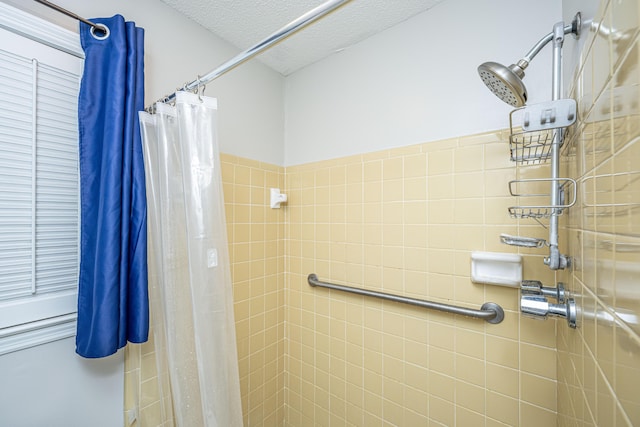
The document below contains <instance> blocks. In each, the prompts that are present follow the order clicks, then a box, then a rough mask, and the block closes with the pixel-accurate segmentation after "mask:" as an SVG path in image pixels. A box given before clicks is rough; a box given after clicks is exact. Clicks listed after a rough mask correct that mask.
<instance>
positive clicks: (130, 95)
mask: <svg viewBox="0 0 640 427" xmlns="http://www.w3.org/2000/svg"><path fill="white" fill-rule="evenodd" d="M94 22H96V23H100V24H103V25H105V26H106V27H107V28H108V29H109V32H108V33H107V34H102V33H99V32H95V33H94V34H92V32H91V27H90V26H88V25H86V24H82V23H81V26H80V39H81V42H82V47H83V49H84V52H85V65H84V73H83V76H82V83H81V86H80V96H79V100H78V122H79V123H78V124H79V133H80V209H81V217H80V218H81V227H80V274H79V284H78V329H77V335H76V352H77V353H78V354H79V355H81V356H84V357H91V358H95V357H104V356H108V355H111V354H113V353H115V352H116V351H117V350H118V349H119V348H122V347H124V346H125V345H126V344H127V341H129V342H134V343H140V342H144V341H146V340H147V336H148V332H149V305H148V290H147V220H146V214H147V212H146V195H145V181H144V161H143V158H142V144H141V140H140V130H139V123H138V118H137V117H138V115H137V114H138V113H137V112H138V111H141V110H143V109H144V65H143V56H144V50H143V49H144V47H143V46H144V30H143V29H142V28H137V27H136V26H135V23H133V22H125V20H124V18H123V17H122V16H120V15H116V16H114V17H112V18H104V19H102V18H98V19H94Z"/></svg>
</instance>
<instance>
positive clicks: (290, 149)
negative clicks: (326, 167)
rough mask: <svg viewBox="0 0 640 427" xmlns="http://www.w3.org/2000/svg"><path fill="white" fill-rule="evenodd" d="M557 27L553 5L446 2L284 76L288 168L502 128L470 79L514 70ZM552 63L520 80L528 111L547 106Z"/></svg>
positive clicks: (496, 106)
mask: <svg viewBox="0 0 640 427" xmlns="http://www.w3.org/2000/svg"><path fill="white" fill-rule="evenodd" d="M345 7H349V6H348V5H347V6H345ZM337 13H339V11H338V12H337ZM560 20H562V11H561V2H560V1H559V0H538V1H531V0H480V1H478V0H447V1H445V2H443V3H442V4H440V5H438V6H436V7H435V8H433V9H431V10H429V11H427V12H425V13H422V14H420V15H418V16H415V17H413V18H411V19H409V20H407V21H405V22H403V23H401V24H399V25H397V26H395V27H393V28H391V29H389V30H387V31H385V32H383V33H380V34H378V35H376V36H374V37H371V38H369V39H367V40H365V41H363V42H361V43H359V44H356V45H354V46H352V47H351V48H349V49H346V50H344V51H342V52H339V53H336V54H334V55H332V56H330V57H328V58H326V59H324V60H322V61H319V62H317V63H315V64H313V65H311V66H309V67H306V68H304V69H302V70H300V71H298V72H296V73H294V74H292V75H290V76H288V77H287V79H286V85H285V86H286V91H285V93H286V95H285V117H286V124H285V155H284V158H285V165H287V166H289V165H296V164H301V163H306V162H311V161H317V160H323V159H329V158H336V157H342V156H347V155H352V154H358V153H364V152H371V151H377V150H383V149H388V148H392V147H399V146H405V145H410V144H416V143H422V142H428V141H434V140H439V139H444V138H449V137H455V136H460V135H468V134H474V133H478V132H483V131H489V130H494V129H500V128H505V127H508V125H509V121H508V114H509V112H510V111H511V107H509V106H508V105H506V104H504V103H502V102H501V101H500V100H499V99H498V98H496V97H495V96H494V95H493V94H491V93H490V92H489V91H488V90H487V89H486V88H485V86H484V84H483V83H482V82H481V80H480V78H479V77H478V75H477V71H476V69H477V67H478V65H480V64H481V63H483V62H486V61H495V62H500V63H504V64H505V65H509V64H511V63H513V62H515V61H517V60H518V59H520V58H521V57H522V56H524V54H525V53H527V52H528V50H529V49H530V48H531V47H532V46H533V45H534V44H535V43H536V42H537V41H538V40H539V39H540V38H542V37H543V36H544V35H546V34H547V33H549V32H551V30H552V29H553V24H554V23H556V22H557V21H560ZM550 53H551V49H550V47H547V48H545V49H544V50H543V51H542V52H541V53H540V55H539V56H538V57H536V59H535V60H534V61H533V62H532V63H531V65H530V66H529V68H528V70H527V71H526V74H527V75H526V78H525V84H526V85H527V88H528V90H529V100H530V103H535V102H543V101H546V100H548V99H550V96H551V55H550Z"/></svg>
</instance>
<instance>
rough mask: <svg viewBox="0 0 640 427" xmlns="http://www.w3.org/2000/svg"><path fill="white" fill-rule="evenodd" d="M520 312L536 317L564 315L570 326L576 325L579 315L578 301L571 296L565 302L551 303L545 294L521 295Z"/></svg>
mask: <svg viewBox="0 0 640 427" xmlns="http://www.w3.org/2000/svg"><path fill="white" fill-rule="evenodd" d="M520 312H521V313H522V314H525V315H528V316H530V317H534V318H542V319H546V318H547V316H554V317H564V318H565V319H567V323H568V324H569V327H570V328H575V327H576V321H577V317H578V313H577V309H576V303H575V301H574V300H573V298H569V299H568V300H567V301H566V302H565V303H563V304H551V303H549V301H548V300H547V298H545V297H544V296H540V295H522V296H521V297H520Z"/></svg>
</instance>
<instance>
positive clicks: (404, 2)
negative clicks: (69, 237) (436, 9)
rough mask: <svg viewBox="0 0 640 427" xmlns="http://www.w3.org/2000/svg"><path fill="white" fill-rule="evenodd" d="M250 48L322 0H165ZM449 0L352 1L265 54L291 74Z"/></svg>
mask: <svg viewBox="0 0 640 427" xmlns="http://www.w3.org/2000/svg"><path fill="white" fill-rule="evenodd" d="M162 1H163V2H164V3H166V4H168V5H169V6H171V7H173V8H174V9H176V10H177V11H179V12H181V13H182V14H184V15H186V16H187V17H189V18H191V19H193V20H194V21H196V22H197V23H199V24H200V25H202V26H203V27H205V28H207V29H208V30H210V31H211V32H213V33H215V34H216V35H218V36H219V37H221V38H223V39H225V40H226V41H228V42H229V43H231V44H232V45H234V46H236V47H237V48H239V49H240V50H245V49H247V48H249V47H251V46H253V45H254V44H256V43H258V42H259V41H261V40H262V39H264V38H266V37H267V36H269V35H270V34H272V33H273V32H275V31H277V30H279V29H280V28H281V27H283V26H285V25H286V24H288V23H289V22H291V21H293V20H294V19H296V18H298V17H299V16H301V15H303V14H304V13H306V12H307V11H309V10H311V9H313V8H315V7H317V6H318V5H320V4H322V0H162ZM442 1H444V0H351V1H350V2H348V3H346V4H345V5H343V6H342V7H341V8H339V9H337V10H335V11H334V12H332V13H331V14H329V15H327V16H325V17H324V18H322V19H321V20H319V21H316V22H315V23H313V24H311V25H310V26H309V27H307V28H305V29H303V30H302V31H300V32H298V33H296V34H295V35H293V36H291V37H290V38H288V39H286V40H284V41H282V42H281V43H279V44H278V45H276V46H274V47H272V48H271V49H269V50H268V51H266V52H265V53H262V54H261V55H259V57H258V59H259V60H260V61H262V62H263V63H265V64H267V65H268V66H270V67H271V68H273V69H274V70H276V71H278V72H280V73H281V74H283V75H285V76H286V75H288V74H291V73H293V72H294V71H296V70H299V69H301V68H303V67H305V66H306V65H308V64H311V63H313V62H316V61H318V60H320V59H322V58H324V57H326V56H328V55H330V54H331V53H333V52H335V51H337V50H340V49H343V48H346V47H348V46H351V45H353V44H355V43H357V42H359V41H361V40H364V39H366V38H367V37H370V36H372V35H374V34H376V33H379V32H380V31H383V30H385V29H387V28H389V27H392V26H393V25H395V24H397V23H399V22H402V21H404V20H406V19H408V18H410V17H412V16H414V15H416V14H418V13H420V12H423V11H425V10H427V9H430V8H432V7H433V6H435V5H436V4H438V3H440V2H442Z"/></svg>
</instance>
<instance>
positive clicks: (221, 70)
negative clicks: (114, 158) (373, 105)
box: [37, 0, 351, 111]
mask: <svg viewBox="0 0 640 427" xmlns="http://www.w3.org/2000/svg"><path fill="white" fill-rule="evenodd" d="M37 1H40V0H37ZM349 1H351V0H329V1H327V2H325V3H323V4H321V5H320V6H318V7H316V8H314V9H312V10H310V11H309V12H307V13H305V14H304V15H302V16H301V17H299V18H298V19H296V20H294V21H291V22H290V23H289V24H287V25H285V26H284V27H282V28H280V29H279V30H278V31H276V32H275V33H273V34H271V35H270V36H269V37H267V38H265V39H263V40H262V41H260V42H258V43H257V44H255V45H253V46H252V47H250V48H249V49H247V50H245V51H243V52H241V53H239V54H238V55H236V56H234V57H233V58H231V59H230V60H228V61H226V62H224V63H222V64H221V65H220V66H218V68H216V69H214V70H212V71H210V72H208V73H207V74H205V75H204V76H202V77H200V76H198V78H197V79H196V80H194V81H192V82H190V83H187V84H185V85H184V86H183V87H182V88H181V89H178V90H184V91H193V90H195V89H197V88H199V87H203V86H205V85H206V84H207V83H209V82H211V81H212V80H215V79H217V78H218V77H220V76H222V75H223V74H225V73H226V72H228V71H231V70H232V69H234V68H235V67H237V66H238V65H240V64H242V63H244V62H246V61H248V60H249V59H251V58H253V57H254V56H256V55H258V54H259V53H262V52H263V51H265V50H267V49H269V48H270V47H272V46H273V45H275V44H276V43H278V42H280V41H282V40H284V39H286V38H287V37H289V36H291V35H293V34H294V33H296V32H298V31H299V30H301V29H302V28H304V27H306V26H307V25H309V24H311V23H313V22H315V21H317V20H318V19H320V18H322V17H323V16H325V15H327V14H328V13H330V12H332V11H334V10H335V9H337V8H339V7H340V6H342V5H343V4H345V3H347V2H349ZM175 97H176V93H175V92H173V93H172V94H170V95H167V96H165V97H164V98H162V99H159V100H158V101H157V102H171V101H173V100H174V99H175ZM148 109H149V110H150V111H151V110H153V106H150V107H149V108H148Z"/></svg>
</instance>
